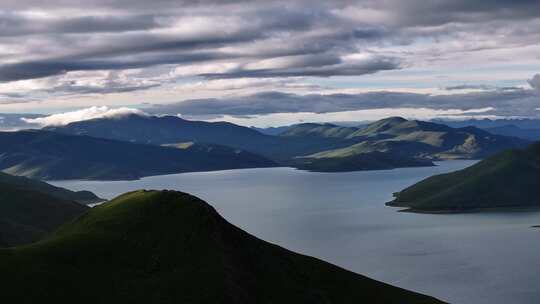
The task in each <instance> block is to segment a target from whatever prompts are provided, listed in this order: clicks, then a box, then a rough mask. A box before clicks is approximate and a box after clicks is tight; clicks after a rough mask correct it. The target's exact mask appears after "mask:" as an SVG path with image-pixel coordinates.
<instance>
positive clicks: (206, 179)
mask: <svg viewBox="0 0 540 304" xmlns="http://www.w3.org/2000/svg"><path fill="white" fill-rule="evenodd" d="M472 163H473V162H471V161H448V162H442V163H439V166H437V167H428V168H407V169H396V170H385V171H364V172H352V173H311V172H305V171H298V170H295V169H291V168H270V169H248V170H230V171H220V172H205V173H188V174H175V175H166V176H155V177H149V178H144V179H141V180H138V181H113V182H88V181H61V182H54V183H53V184H55V185H58V186H62V187H66V188H69V189H73V190H82V189H86V190H91V191H93V192H94V193H96V194H98V195H99V196H101V197H104V198H113V197H115V196H116V195H118V194H121V193H124V192H126V191H130V190H135V189H143V188H144V189H176V190H181V191H185V192H189V193H192V194H194V195H197V196H199V197H200V198H202V199H204V200H206V201H207V202H209V203H210V204H211V205H213V206H214V207H215V208H216V209H217V210H218V211H219V212H220V213H221V214H222V215H223V216H224V217H225V218H227V219H228V220H229V221H230V222H232V223H233V224H235V225H237V226H239V227H241V228H243V229H245V230H246V231H248V232H250V233H251V234H254V235H256V236H258V237H260V238H262V239H264V240H267V241H270V242H273V243H277V244H279V245H282V246H284V247H287V248H288V249H291V250H294V251H297V252H301V253H304V254H308V255H312V256H315V257H318V258H321V259H324V260H326V261H329V262H332V263H334V264H337V265H339V266H342V267H345V268H347V269H350V270H353V271H355V272H358V273H361V274H364V275H367V276H370V277H372V278H375V279H378V280H381V281H384V282H388V283H391V284H394V285H397V286H401V287H404V288H408V289H412V290H415V291H419V292H423V293H427V294H429V295H432V296H435V297H438V298H440V299H442V300H446V301H449V302H451V303H463V304H484V303H485V304H497V303H500V304H509V303H517V304H521V303H527V304H529V303H535V304H536V303H539V301H540V300H539V299H540V287H539V283H538V282H540V271H539V270H540V229H533V228H531V226H532V225H538V224H540V212H489V213H471V214H438V215H430V214H413V213H400V212H396V209H395V208H390V207H386V206H384V203H385V202H386V201H389V200H390V199H391V198H392V193H393V192H396V191H399V190H401V189H403V188H404V187H407V186H409V185H411V184H413V183H415V182H417V181H419V180H421V179H423V178H425V177H427V176H430V175H433V174H438V173H443V172H448V171H453V170H457V169H461V168H464V167H466V166H469V165H471V164H472Z"/></svg>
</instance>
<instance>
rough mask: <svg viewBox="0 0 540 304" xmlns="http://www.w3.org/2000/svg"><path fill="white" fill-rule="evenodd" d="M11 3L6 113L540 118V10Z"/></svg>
mask: <svg viewBox="0 0 540 304" xmlns="http://www.w3.org/2000/svg"><path fill="white" fill-rule="evenodd" d="M1 2H2V5H1V7H0V113H1V112H12V113H14V112H27V113H59V112H65V111H73V110H80V109H82V108H88V107H91V106H108V107H109V108H108V109H111V108H112V109H115V108H118V107H131V108H142V109H144V110H145V111H146V112H150V113H168V114H175V115H176V114H182V115H183V116H185V117H205V118H208V119H227V120H230V121H235V122H241V123H247V124H250V122H253V124H257V125H279V124H282V123H291V122H298V121H304V120H320V121H334V120H351V119H352V120H356V119H357V120H364V119H366V118H368V119H369V118H373V119H376V118H379V117H381V116H385V115H395V114H400V113H404V115H406V116H409V117H422V118H424V117H428V118H429V117H441V116H444V117H469V116H477V117H490V118H494V117H536V116H540V111H539V109H540V97H539V96H540V75H539V73H540V1H525V0H513V1H509V0H508V1H506V0H475V1H468V0H431V1H429V0H428V1H426V0H407V1H404V0H378V1H376V0H365V1H345V0H343V1H325V2H328V3H325V4H316V3H315V2H316V1H303V0H300V1H294V0H288V1H283V2H282V1H242V0H238V1H234V0H231V1H203V0H199V1H196V0H193V1H188V0H186V1H172V0H153V1H147V0H86V1H75V0H49V1H42V0H39V1H38V0H2V1H1ZM319 2H321V3H323V1H319ZM78 113H81V112H78Z"/></svg>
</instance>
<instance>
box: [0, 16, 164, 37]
mask: <svg viewBox="0 0 540 304" xmlns="http://www.w3.org/2000/svg"><path fill="white" fill-rule="evenodd" d="M159 26H160V25H159V23H158V22H157V18H156V16H152V15H133V16H83V17H67V18H66V17H63V18H52V19H51V18H35V17H34V18H31V17H29V16H25V15H23V14H17V13H7V12H0V37H6V36H25V35H37V34H74V33H105V32H125V31H136V30H148V29H152V28H157V27H159Z"/></svg>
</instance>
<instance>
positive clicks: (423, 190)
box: [389, 143, 540, 210]
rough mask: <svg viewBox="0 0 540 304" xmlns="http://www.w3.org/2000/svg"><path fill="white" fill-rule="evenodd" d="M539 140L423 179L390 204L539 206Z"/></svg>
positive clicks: (454, 207)
mask: <svg viewBox="0 0 540 304" xmlns="http://www.w3.org/2000/svg"><path fill="white" fill-rule="evenodd" d="M539 177H540V143H535V144H533V145H531V146H529V147H528V148H527V149H525V150H509V151H505V152H501V153H499V154H497V155H494V156H492V157H490V158H488V159H485V160H483V161H481V162H479V163H477V164H475V165H473V166H471V167H469V168H466V169H463V170H460V171H456V172H452V173H448V174H442V175H437V176H433V177H430V178H427V179H425V180H423V181H421V182H419V183H417V184H415V185H413V186H411V187H409V188H407V189H405V190H403V191H401V192H399V193H396V194H395V196H396V199H395V200H394V201H393V202H391V203H389V205H392V206H402V207H410V208H413V209H417V210H467V209H476V208H494V207H515V206H540V179H539Z"/></svg>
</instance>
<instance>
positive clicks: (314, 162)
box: [295, 151, 434, 172]
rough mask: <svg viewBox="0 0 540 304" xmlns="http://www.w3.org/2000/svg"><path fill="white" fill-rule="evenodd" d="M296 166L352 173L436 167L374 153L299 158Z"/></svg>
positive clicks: (321, 170) (427, 162) (423, 162)
mask: <svg viewBox="0 0 540 304" xmlns="http://www.w3.org/2000/svg"><path fill="white" fill-rule="evenodd" d="M295 166H296V167H297V168H298V169H302V170H309V171H314V172H350V171H363V170H385V169H394V168H405V167H424V166H434V164H433V162H431V161H429V160H423V159H415V158H412V157H402V156H400V155H396V154H390V153H384V152H378V151H374V152H369V153H362V154H356V155H350V156H340V157H321V158H315V157H314V158H299V159H298V160H297V163H296V165H295Z"/></svg>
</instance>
